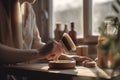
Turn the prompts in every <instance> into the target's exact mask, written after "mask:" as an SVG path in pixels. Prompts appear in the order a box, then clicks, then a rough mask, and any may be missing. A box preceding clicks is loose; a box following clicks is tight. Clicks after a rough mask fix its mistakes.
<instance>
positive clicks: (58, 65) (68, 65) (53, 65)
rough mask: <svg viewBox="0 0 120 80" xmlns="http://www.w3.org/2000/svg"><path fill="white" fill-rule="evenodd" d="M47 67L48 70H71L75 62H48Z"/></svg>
mask: <svg viewBox="0 0 120 80" xmlns="http://www.w3.org/2000/svg"><path fill="white" fill-rule="evenodd" d="M48 66H49V68H50V69H72V68H75V66H76V61H74V60H57V61H49V63H48Z"/></svg>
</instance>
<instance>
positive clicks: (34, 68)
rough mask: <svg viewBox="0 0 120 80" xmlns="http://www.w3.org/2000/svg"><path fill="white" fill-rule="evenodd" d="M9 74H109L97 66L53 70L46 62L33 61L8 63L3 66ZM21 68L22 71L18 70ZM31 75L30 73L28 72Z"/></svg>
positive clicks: (93, 75) (85, 75)
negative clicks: (31, 62) (29, 62)
mask: <svg viewBox="0 0 120 80" xmlns="http://www.w3.org/2000/svg"><path fill="white" fill-rule="evenodd" d="M4 68H5V69H3V70H6V71H7V72H9V74H12V73H15V74H17V75H19V74H20V75H21V74H23V75H24V73H26V74H27V72H28V73H30V72H32V73H33V72H34V73H35V74H40V72H44V73H47V74H54V75H66V76H76V77H90V78H98V77H99V78H102V79H105V80H106V79H108V80H109V79H110V78H111V76H110V75H108V74H107V73H106V72H105V71H103V70H102V69H101V68H99V67H97V66H96V67H95V68H87V67H83V66H76V67H75V69H61V70H53V69H49V67H48V64H47V63H44V64H43V63H34V64H19V65H10V66H5V67H4ZM20 70H22V72H21V71H20ZM30 75H32V74H30Z"/></svg>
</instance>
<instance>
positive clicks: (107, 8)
mask: <svg viewBox="0 0 120 80" xmlns="http://www.w3.org/2000/svg"><path fill="white" fill-rule="evenodd" d="M115 1H116V0H93V28H92V35H98V34H99V32H98V27H99V26H100V25H101V24H102V22H103V21H104V20H105V18H106V17H107V16H112V15H117V14H116V12H115V11H114V9H113V8H112V5H113V4H114V3H115Z"/></svg>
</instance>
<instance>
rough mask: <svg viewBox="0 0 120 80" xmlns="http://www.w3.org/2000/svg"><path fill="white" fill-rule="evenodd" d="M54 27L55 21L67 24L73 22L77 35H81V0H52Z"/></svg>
mask: <svg viewBox="0 0 120 80" xmlns="http://www.w3.org/2000/svg"><path fill="white" fill-rule="evenodd" d="M53 16H54V27H53V30H55V24H56V23H57V22H60V23H62V29H64V24H67V25H68V29H69V30H70V23H71V22H75V30H76V31H77V37H83V0H53Z"/></svg>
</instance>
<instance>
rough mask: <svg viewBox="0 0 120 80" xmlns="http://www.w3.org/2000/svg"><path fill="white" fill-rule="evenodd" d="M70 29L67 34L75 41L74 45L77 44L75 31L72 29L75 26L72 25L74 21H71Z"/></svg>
mask: <svg viewBox="0 0 120 80" xmlns="http://www.w3.org/2000/svg"><path fill="white" fill-rule="evenodd" d="M70 26H71V30H70V31H69V33H68V34H69V35H70V37H71V38H72V40H73V42H74V43H75V45H77V38H76V36H77V33H76V31H75V30H74V28H75V26H74V22H71V25H70Z"/></svg>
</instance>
